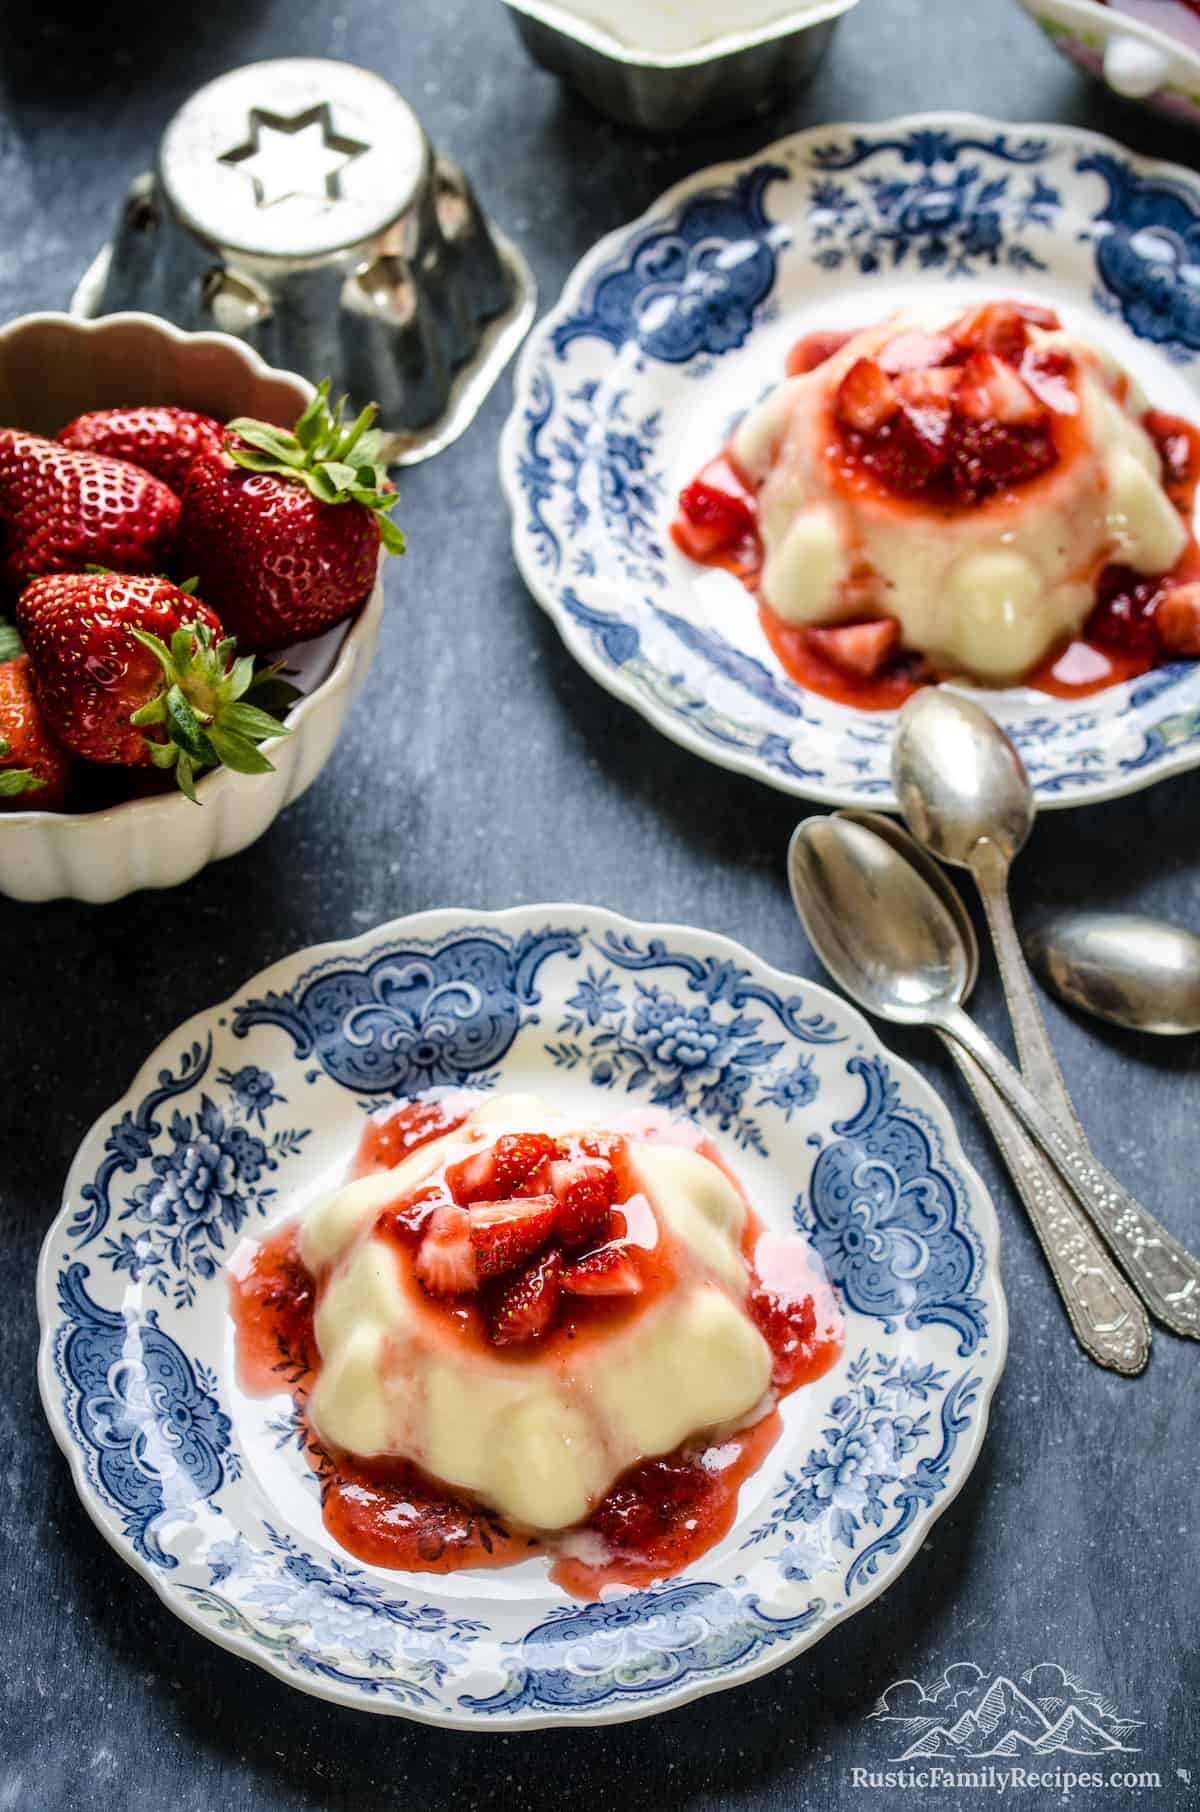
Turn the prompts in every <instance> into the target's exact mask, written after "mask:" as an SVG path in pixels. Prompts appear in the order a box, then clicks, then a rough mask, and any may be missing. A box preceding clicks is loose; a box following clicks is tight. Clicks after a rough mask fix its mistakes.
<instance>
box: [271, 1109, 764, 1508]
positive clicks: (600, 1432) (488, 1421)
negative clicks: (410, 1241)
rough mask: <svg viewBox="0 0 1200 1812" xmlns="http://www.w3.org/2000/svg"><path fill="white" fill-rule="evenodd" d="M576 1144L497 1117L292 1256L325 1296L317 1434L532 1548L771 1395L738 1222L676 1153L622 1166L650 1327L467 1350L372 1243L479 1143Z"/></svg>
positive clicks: (729, 1191) (378, 1179) (562, 1123)
mask: <svg viewBox="0 0 1200 1812" xmlns="http://www.w3.org/2000/svg"><path fill="white" fill-rule="evenodd" d="M571 1131H572V1126H571V1123H570V1121H568V1120H566V1119H564V1118H563V1117H562V1116H560V1115H558V1114H556V1113H555V1112H553V1110H552V1109H550V1108H549V1107H547V1106H546V1105H545V1104H544V1103H541V1102H535V1101H531V1100H526V1099H522V1098H521V1097H517V1096H510V1097H507V1098H505V1097H500V1098H498V1099H495V1100H490V1101H487V1102H485V1103H483V1104H482V1105H481V1106H479V1107H478V1108H476V1109H475V1110H474V1112H473V1113H472V1114H471V1115H470V1116H469V1117H468V1118H467V1120H466V1121H465V1122H464V1124H463V1126H462V1127H461V1129H459V1130H458V1131H456V1132H455V1133H452V1134H451V1135H449V1137H448V1138H445V1139H439V1140H437V1141H435V1142H434V1143H432V1144H430V1145H426V1146H424V1147H422V1148H421V1149H420V1150H419V1151H417V1152H415V1153H414V1154H413V1155H412V1156H411V1157H409V1158H407V1159H406V1160H405V1161H404V1163H402V1164H401V1165H400V1166H399V1167H398V1168H397V1169H396V1170H392V1171H388V1172H385V1173H383V1174H382V1175H380V1176H375V1177H366V1178H363V1179H361V1180H360V1181H358V1182H354V1183H350V1184H348V1185H347V1186H346V1188H344V1189H343V1190H340V1191H339V1192H338V1194H337V1195H335V1196H334V1197H332V1199H331V1200H330V1201H328V1202H327V1203H325V1204H324V1205H322V1206H321V1207H319V1208H318V1209H317V1210H316V1211H315V1212H314V1213H313V1214H311V1215H310V1216H309V1218H308V1220H307V1221H306V1223H305V1226H304V1231H303V1234H302V1236H301V1244H300V1251H301V1256H302V1258H303V1260H304V1262H305V1264H306V1266H307V1267H308V1269H309V1270H310V1271H312V1272H314V1273H315V1274H318V1275H323V1276H324V1278H325V1283H324V1288H323V1290H322V1292H321V1299H320V1305H319V1307H318V1309H317V1314H316V1322H315V1327H316V1336H317V1343H318V1345H319V1347H320V1351H321V1371H320V1374H319V1376H318V1379H317V1382H316V1385H315V1387H314V1389H313V1392H312V1395H311V1397H310V1399H309V1414H310V1416H311V1418H312V1423H313V1427H314V1428H315V1430H316V1431H317V1433H318V1434H319V1435H321V1436H323V1437H324V1438H326V1439H327V1440H330V1441H333V1442H335V1443H336V1444H337V1445H338V1446H340V1447H344V1448H347V1449H349V1450H350V1451H351V1452H354V1453H360V1454H379V1453H392V1454H402V1455H404V1456H405V1457H406V1458H408V1459H411V1460H413V1461H415V1462H416V1463H417V1464H418V1465H420V1466H421V1467H423V1468H424V1469H425V1470H426V1471H428V1472H431V1473H434V1474H436V1476H437V1477H438V1478H439V1479H442V1480H443V1481H445V1483H447V1484H449V1485H454V1486H457V1487H459V1488H461V1489H463V1490H465V1491H470V1492H472V1493H474V1494H475V1495H477V1496H479V1497H481V1498H483V1499H485V1500H486V1501H487V1502H488V1503H489V1504H491V1505H494V1506H495V1508H496V1509H497V1510H499V1511H500V1512H501V1513H502V1514H503V1515H505V1516H508V1517H511V1518H513V1519H514V1520H515V1521H517V1522H520V1523H523V1524H525V1525H526V1526H528V1527H530V1528H536V1529H561V1528H564V1527H566V1526H567V1525H568V1524H570V1523H575V1522H578V1521H580V1519H581V1518H583V1517H584V1516H586V1514H587V1512H588V1510H589V1509H590V1508H591V1507H592V1505H593V1504H595V1503H597V1502H598V1501H599V1500H600V1499H601V1498H602V1497H603V1496H604V1493H605V1492H606V1491H607V1489H608V1487H609V1486H610V1485H611V1484H612V1483H613V1481H614V1480H615V1479H616V1478H617V1476H618V1475H619V1474H620V1473H622V1472H624V1471H625V1470H626V1469H627V1468H628V1467H629V1466H632V1465H633V1464H635V1463H636V1462H637V1461H638V1460H641V1459H643V1458H644V1457H645V1456H646V1455H648V1454H659V1453H666V1452H669V1451H670V1449H671V1448H673V1447H676V1446H678V1444H679V1443H680V1442H681V1441H683V1440H685V1439H686V1438H687V1437H689V1436H691V1435H694V1434H696V1433H697V1432H698V1431H699V1430H702V1429H710V1428H713V1427H715V1426H716V1425H718V1424H720V1423H723V1422H730V1421H734V1420H736V1419H737V1418H738V1417H741V1416H745V1415H747V1414H748V1413H749V1412H751V1411H752V1410H754V1409H755V1408H756V1407H758V1406H759V1405H760V1404H761V1403H762V1401H763V1399H764V1397H765V1395H766V1392H767V1390H768V1387H769V1385H770V1380H771V1352H770V1348H769V1347H768V1345H767V1342H766V1341H765V1339H764V1338H763V1336H762V1334H761V1333H760V1332H759V1331H758V1329H757V1327H756V1326H755V1324H754V1322H753V1320H752V1319H751V1318H750V1315H749V1313H748V1312H747V1308H746V1299H747V1296H748V1293H749V1277H748V1272H747V1267H746V1262H745V1260H744V1258H743V1257H742V1253H741V1240H742V1235H743V1232H744V1229H745V1224H746V1209H745V1204H744V1203H743V1201H742V1199H741V1196H740V1195H739V1193H738V1191H737V1190H736V1189H735V1188H734V1187H733V1185H732V1183H730V1182H729V1180H728V1179H727V1178H726V1177H725V1176H724V1175H723V1173H722V1172H721V1171H720V1170H718V1169H717V1167H716V1165H715V1164H712V1163H710V1162H709V1160H708V1159H707V1158H703V1157H701V1156H700V1155H699V1154H698V1153H697V1152H695V1151H689V1150H687V1149H686V1148H685V1147H684V1146H682V1145H675V1144H665V1143H660V1144H651V1143H647V1142H645V1141H642V1140H629V1141H628V1142H627V1144H626V1147H625V1163H626V1165H627V1167H628V1168H627V1181H628V1183H629V1184H630V1185H631V1186H632V1193H631V1195H630V1196H629V1197H627V1199H626V1205H625V1220H626V1223H627V1228H626V1233H625V1235H624V1237H625V1239H626V1240H629V1241H632V1242H633V1243H635V1244H636V1245H637V1246H638V1247H639V1248H640V1250H641V1252H644V1253H645V1254H646V1255H647V1258H648V1260H649V1261H650V1263H651V1264H653V1265H654V1266H655V1267H656V1269H657V1268H658V1267H666V1268H668V1269H669V1271H670V1278H669V1281H666V1282H665V1283H664V1284H663V1287H661V1288H659V1289H657V1290H656V1291H655V1292H654V1299H653V1301H651V1302H648V1303H647V1304H646V1305H645V1307H644V1308H642V1309H641V1311H640V1312H638V1313H635V1314H625V1315H623V1316H620V1317H618V1318H616V1319H613V1320H611V1321H609V1322H608V1323H607V1324H600V1325H597V1326H596V1327H594V1328H589V1329H587V1330H586V1332H581V1331H580V1330H579V1329H578V1328H575V1327H571V1328H569V1329H567V1328H563V1329H557V1330H555V1331H553V1332H551V1333H550V1334H548V1335H547V1336H546V1337H545V1338H544V1340H542V1341H541V1342H540V1343H539V1345H538V1348H537V1350H536V1352H535V1353H528V1352H527V1351H525V1350H524V1349H519V1348H518V1349H514V1348H513V1347H508V1348H504V1347H492V1346H491V1345H490V1344H489V1343H487V1342H486V1341H485V1340H484V1341H475V1340H472V1339H470V1338H469V1337H467V1335H466V1332H465V1331H464V1330H463V1329H461V1328H460V1327H459V1326H458V1325H457V1324H456V1323H454V1322H453V1321H451V1320H449V1319H448V1317H447V1314H446V1311H445V1309H444V1307H442V1306H441V1304H440V1303H438V1302H437V1301H432V1300H431V1299H430V1297H429V1295H428V1294H427V1293H426V1291H425V1290H424V1288H423V1287H422V1285H421V1283H420V1281H419V1279H418V1277H417V1275H416V1273H415V1271H414V1269H413V1267H412V1265H411V1264H409V1263H406V1262H405V1254H404V1253H403V1252H402V1251H400V1250H399V1249H398V1248H397V1246H396V1244H395V1243H394V1241H393V1240H391V1239H389V1238H388V1237H387V1236H386V1234H384V1233H381V1232H380V1231H379V1229H378V1227H377V1221H378V1216H379V1211H380V1209H381V1208H382V1207H384V1206H385V1205H386V1204H387V1203H388V1202H392V1201H394V1200H395V1199H396V1197H397V1195H398V1194H401V1195H402V1194H405V1193H407V1192H409V1191H412V1190H414V1189H416V1188H418V1187H419V1186H420V1185H422V1184H424V1183H426V1182H427V1180H428V1179H429V1178H430V1177H432V1176H433V1175H434V1173H435V1172H439V1171H443V1170H444V1169H445V1167H446V1166H447V1165H448V1164H451V1163H453V1162H454V1161H455V1160H456V1159H458V1160H460V1161H461V1159H462V1158H463V1157H464V1155H467V1154H469V1153H470V1152H471V1151H472V1150H473V1149H474V1148H476V1147H477V1146H479V1145H480V1144H481V1143H484V1142H485V1141H489V1140H494V1139H496V1138H497V1136H498V1135H500V1134H504V1133H508V1134H519V1133H536V1134H542V1135H546V1136H549V1137H554V1136H556V1135H558V1136H561V1135H566V1134H569V1133H570V1132H571ZM638 1294H639V1295H645V1294H648V1292H647V1290H646V1289H645V1287H644V1288H643V1290H642V1291H640V1292H638ZM581 1300H582V1299H581ZM595 1300H597V1299H596V1298H592V1301H593V1302H594V1301H595ZM625 1300H626V1301H633V1300H634V1298H632V1297H630V1298H626V1299H625ZM514 1351H516V1352H517V1354H518V1356H517V1357H516V1358H515V1359H514V1357H513V1354H514Z"/></svg>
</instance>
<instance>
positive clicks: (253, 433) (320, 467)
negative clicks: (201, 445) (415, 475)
mask: <svg viewBox="0 0 1200 1812" xmlns="http://www.w3.org/2000/svg"><path fill="white" fill-rule="evenodd" d="M343 407H344V404H339V405H338V408H337V409H336V411H331V410H330V407H329V384H328V382H326V383H323V384H322V385H321V386H320V388H319V390H318V391H317V393H316V395H315V396H314V398H313V400H312V402H311V403H310V404H309V406H308V408H307V409H306V410H305V411H304V414H303V415H302V416H301V417H300V420H299V421H298V422H297V423H296V427H295V431H294V432H292V433H289V432H288V431H287V430H286V429H284V428H273V427H272V426H271V425H270V424H269V423H267V422H256V421H249V420H246V419H243V418H239V419H238V420H236V421H232V422H230V423H229V425H228V428H227V430H226V438H225V446H224V449H223V450H222V451H221V452H213V453H202V454H201V455H200V456H199V457H198V458H197V459H196V460H195V461H194V463H193V465H192V468H191V471H190V473H189V475H188V481H187V484H186V486H185V488H184V493H183V514H182V517H181V519H180V526H179V538H178V542H177V546H176V557H175V565H176V568H177V569H178V570H179V571H181V572H182V571H187V572H189V573H195V574H196V576H197V581H198V584H199V589H200V590H201V591H202V592H203V593H205V595H206V596H208V597H211V598H217V599H219V600H220V605H221V615H222V617H223V619H224V621H225V624H226V626H227V627H228V629H229V630H230V631H231V633H233V634H234V635H236V636H237V638H238V642H239V644H240V646H241V647H243V648H255V649H266V648H281V647H283V646H284V645H285V644H286V643H288V642H299V641H304V640H306V639H307V638H308V637H309V636H314V635H320V634H321V633H322V631H323V630H326V629H329V628H330V627H331V626H332V625H333V624H334V623H340V622H341V621H342V619H343V618H344V617H348V616H349V615H350V614H351V613H352V612H353V611H355V610H357V609H358V607H359V605H360V604H361V603H362V601H363V599H364V598H365V597H366V596H367V593H368V592H369V591H370V589H371V586H372V584H373V583H374V580H375V572H376V567H377V566H378V561H379V547H380V543H381V542H382V544H383V546H384V547H385V548H386V549H387V551H388V552H389V553H392V554H400V553H403V551H404V537H403V535H402V534H401V533H400V530H399V529H398V528H397V527H396V526H395V524H394V523H392V522H389V521H388V519H387V515H386V512H387V511H388V510H390V509H391V508H392V506H393V504H394V503H395V501H396V496H395V492H394V491H393V490H391V489H390V488H388V489H385V488H384V487H385V486H386V485H387V471H386V468H385V467H384V466H383V465H382V464H381V463H380V454H381V449H382V445H383V437H382V435H380V434H379V433H378V432H377V431H374V430H372V428H371V422H372V421H373V419H374V415H375V410H374V407H373V406H372V407H370V408H367V409H364V411H363V413H362V414H361V415H360V416H359V418H358V420H357V421H356V422H354V423H353V424H352V425H351V426H349V427H347V426H346V425H345V424H344V423H343V421H342V409H343Z"/></svg>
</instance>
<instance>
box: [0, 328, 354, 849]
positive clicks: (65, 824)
mask: <svg viewBox="0 0 1200 1812" xmlns="http://www.w3.org/2000/svg"><path fill="white" fill-rule="evenodd" d="M46 326H50V327H67V328H69V329H70V330H71V331H72V332H73V333H77V334H80V335H81V336H84V335H93V334H95V335H103V334H104V333H105V332H107V331H111V330H112V329H113V328H115V327H121V328H126V329H128V328H129V327H131V326H133V327H140V328H145V329H149V330H151V331H152V332H154V333H156V334H158V335H159V336H160V337H161V338H163V339H165V340H169V341H171V342H173V343H174V344H175V345H177V346H199V347H201V348H205V347H208V348H215V349H217V350H219V351H229V352H233V353H235V354H236V355H237V357H238V358H239V359H240V360H241V361H242V363H243V364H244V365H245V366H246V369H247V371H248V372H249V373H250V375H251V376H253V377H255V378H262V379H267V380H275V381H276V382H282V383H290V384H295V385H296V386H298V387H299V388H300V389H302V390H303V391H305V392H306V393H307V395H308V396H309V397H312V396H313V395H314V394H315V386H314V385H313V384H312V383H311V381H310V380H309V379H308V378H306V377H305V376H303V374H302V373H301V372H299V371H289V370H287V369H286V368H285V367H283V366H279V365H268V364H267V361H266V360H265V359H264V358H263V357H262V355H261V354H260V353H258V352H256V351H255V349H254V347H253V346H247V345H246V343H245V341H243V340H239V339H237V338H236V337H235V336H234V335H233V334H228V333H188V332H187V331H186V330H185V329H184V328H181V327H176V326H175V325H174V323H173V322H171V321H166V320H163V318H162V317H161V316H159V315H152V314H147V313H146V312H145V311H144V310H140V309H124V310H121V311H119V312H118V313H115V314H111V315H98V316H97V317H96V318H95V319H94V320H89V321H82V320H80V319H79V318H78V316H76V315H70V314H67V313H66V312H65V311H64V310H61V309H50V308H47V309H38V310H36V311H35V312H34V313H33V314H28V315H16V316H14V318H13V319H12V320H11V321H5V322H4V323H3V325H0V346H4V345H5V344H6V343H7V342H8V341H9V340H11V339H14V338H16V337H17V335H18V334H20V333H23V332H25V331H27V330H28V329H29V328H31V327H46ZM382 561H383V555H382V553H381V556H380V568H379V569H377V571H376V576H375V583H374V585H373V586H372V588H371V590H370V592H369V594H368V596H367V598H366V601H365V603H363V604H362V605H361V606H360V608H359V611H358V614H357V615H356V616H355V617H354V618H353V620H352V621H351V623H350V625H349V627H348V629H347V631H346V634H345V636H344V638H343V640H342V645H341V647H340V648H339V649H338V651H337V656H336V658H335V660H334V663H333V666H332V667H331V668H330V670H329V672H328V673H327V674H326V675H325V678H324V679H323V680H322V681H321V683H320V685H319V686H314V688H313V690H312V691H311V692H306V693H305V695H304V697H303V698H302V699H300V700H299V701H298V703H296V704H295V705H293V706H292V707H291V710H290V711H289V713H288V721H287V728H288V730H289V731H290V733H291V735H292V736H295V735H296V733H297V732H298V730H299V729H300V727H301V725H302V724H303V723H304V721H305V719H306V718H308V717H309V716H311V714H312V711H311V708H312V707H314V706H315V705H316V703H317V701H318V700H319V699H324V698H327V697H331V696H332V695H333V694H334V693H336V692H342V691H344V690H345V689H346V687H347V686H348V685H349V684H350V683H351V681H352V679H353V677H354V672H355V669H356V667H357V666H358V661H359V653H360V645H361V643H362V641H363V640H364V639H365V637H364V635H363V634H362V633H361V632H362V631H364V630H365V629H366V628H367V627H368V624H369V623H373V621H374V619H375V618H376V617H377V616H378V614H379V611H380V609H381V607H382V602H383V585H382V580H381V578H380V571H381V570H382ZM283 740H284V739H283V737H281V736H273V737H271V738H270V739H269V741H267V742H265V743H264V744H263V745H262V746H263V749H264V751H267V752H269V751H270V750H272V749H275V748H278V746H279V744H280V743H281V742H282V741H283ZM231 784H232V772H231V770H230V769H229V768H217V769H215V770H214V772H212V773H211V774H206V775H205V776H204V778H203V779H202V780H201V781H199V783H198V785H197V789H196V790H197V793H198V794H199V797H200V800H201V803H202V804H206V803H208V799H209V797H210V796H211V795H214V794H215V793H217V792H218V790H219V789H222V788H224V787H226V786H229V785H231ZM195 809H196V808H195V806H194V804H193V802H192V801H191V800H190V799H187V798H185V797H184V795H183V794H182V793H181V792H179V791H178V789H176V791H175V792H173V793H152V794H149V795H148V796H147V797H145V798H142V799H122V800H121V801H119V803H118V804H116V805H110V806H102V807H101V808H100V809H99V810H97V811H94V812H46V811H36V810H28V811H6V812H0V836H2V835H3V833H4V828H5V827H6V826H7V825H10V824H11V825H14V826H15V825H26V824H42V825H47V826H53V827H54V829H55V830H56V831H61V833H62V834H63V835H64V836H68V835H70V834H71V827H73V826H77V825H78V826H84V825H92V826H94V825H104V824H109V823H115V822H116V821H118V820H124V819H126V818H128V817H129V816H130V814H131V813H134V812H137V813H139V814H140V815H141V816H142V817H144V818H149V817H150V816H151V815H152V814H153V815H158V816H164V815H166V814H175V815H178V814H179V813H180V812H181V810H182V811H187V812H191V811H194V810H195Z"/></svg>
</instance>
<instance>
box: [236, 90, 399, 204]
mask: <svg viewBox="0 0 1200 1812" xmlns="http://www.w3.org/2000/svg"><path fill="white" fill-rule="evenodd" d="M248 125H249V131H248V136H247V137H246V139H245V141H244V142H243V143H242V144H240V145H235V146H234V147H233V149H232V150H231V151H225V152H223V153H222V155H221V157H220V158H219V159H218V161H219V162H220V163H223V164H230V165H232V166H233V167H234V168H235V169H238V170H240V171H241V172H242V174H243V175H245V176H248V177H249V178H250V181H251V183H252V184H253V187H254V205H255V206H256V207H259V208H270V207H274V205H275V203H276V202H279V201H287V200H289V199H290V198H291V197H292V196H294V195H302V196H306V197H308V198H309V199H310V200H313V201H337V200H338V199H339V197H340V196H341V193H342V184H341V176H342V171H343V170H344V169H345V167H346V165H347V164H348V163H350V162H351V161H352V160H353V159H354V158H356V157H361V156H362V154H363V152H364V151H369V150H370V146H369V145H364V144H363V143H362V142H361V140H359V139H356V138H348V137H347V136H346V134H345V133H342V132H335V131H334V129H333V121H332V119H331V117H330V111H329V104H328V102H326V101H322V102H320V103H319V104H318V105H317V106H315V107H306V108H305V110H304V112H303V113H297V114H294V115H292V117H291V118H290V119H289V118H286V117H285V116H284V115H283V114H279V113H272V112H271V111H270V110H269V109H268V108H266V107H252V108H251V109H250V116H249V121H248Z"/></svg>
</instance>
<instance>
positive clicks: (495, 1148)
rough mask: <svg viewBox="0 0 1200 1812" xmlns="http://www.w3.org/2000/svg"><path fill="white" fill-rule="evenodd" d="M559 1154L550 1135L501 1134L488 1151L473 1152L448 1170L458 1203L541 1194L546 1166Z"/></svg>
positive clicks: (448, 1179)
mask: <svg viewBox="0 0 1200 1812" xmlns="http://www.w3.org/2000/svg"><path fill="white" fill-rule="evenodd" d="M557 1153H558V1146H557V1145H556V1144H555V1142H554V1140H553V1139H552V1138H550V1136H549V1134H548V1133H502V1134H501V1136H500V1137H499V1138H498V1139H497V1140H496V1143H495V1144H494V1145H492V1146H490V1147H489V1148H488V1149H487V1150H485V1151H477V1152H472V1154H471V1156H470V1157H469V1158H461V1159H460V1160H459V1162H458V1163H457V1164H451V1165H449V1166H448V1167H447V1170H446V1182H447V1184H448V1185H449V1187H450V1190H451V1191H452V1193H453V1195H454V1199H455V1201H456V1202H461V1203H462V1204H463V1205H464V1206H466V1205H468V1204H470V1203H471V1202H480V1201H500V1200H507V1199H508V1198H509V1197H511V1196H514V1195H516V1194H517V1193H518V1192H523V1193H524V1194H526V1195H534V1194H538V1193H540V1191H541V1190H542V1188H543V1185H544V1178H543V1176H542V1175H541V1174H540V1173H541V1172H542V1169H543V1166H544V1165H546V1164H548V1163H549V1161H550V1159H551V1158H553V1157H555V1156H556V1155H557Z"/></svg>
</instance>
